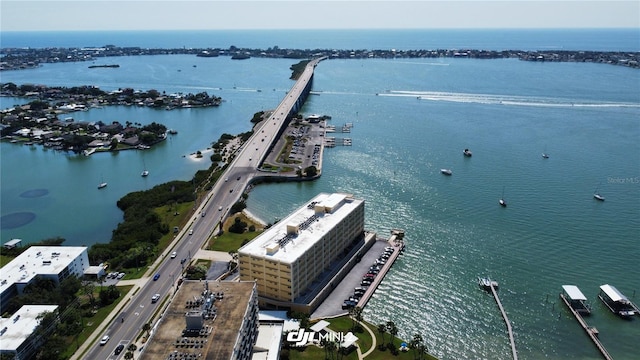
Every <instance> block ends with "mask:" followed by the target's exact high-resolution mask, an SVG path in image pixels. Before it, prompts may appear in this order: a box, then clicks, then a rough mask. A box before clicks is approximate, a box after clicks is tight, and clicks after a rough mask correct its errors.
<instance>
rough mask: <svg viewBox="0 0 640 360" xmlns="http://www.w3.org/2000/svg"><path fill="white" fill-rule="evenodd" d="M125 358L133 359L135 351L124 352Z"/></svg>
mask: <svg viewBox="0 0 640 360" xmlns="http://www.w3.org/2000/svg"><path fill="white" fill-rule="evenodd" d="M124 358H125V359H127V360H130V359H133V353H132V352H131V351H127V352H126V353H124Z"/></svg>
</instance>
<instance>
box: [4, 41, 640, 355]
mask: <svg viewBox="0 0 640 360" xmlns="http://www.w3.org/2000/svg"><path fill="white" fill-rule="evenodd" d="M336 33H337V31H326V32H318V33H314V36H313V37H310V36H309V32H304V31H302V32H295V33H293V34H289V36H287V33H286V32H279V31H274V32H249V31H240V32H230V33H227V32H199V33H194V34H193V36H190V37H188V39H189V40H188V41H189V43H185V44H180V43H181V42H184V41H185V40H184V38H185V37H181V36H175V34H172V33H163V32H157V33H155V32H154V33H151V32H144V33H99V34H97V33H96V34H69V35H68V36H64V37H57V40H56V37H55V36H53V35H50V34H46V33H40V34H35V33H27V34H11V33H8V34H7V33H5V32H3V33H2V34H1V35H0V36H1V40H2V46H3V47H11V46H31V47H44V46H78V47H83V46H100V45H106V44H114V45H118V46H141V47H181V46H192V47H206V46H209V47H223V48H226V47H229V46H231V45H234V46H238V47H250V48H268V47H273V46H279V47H281V48H286V47H289V48H303V49H307V48H309V49H314V48H319V49H321V48H345V49H384V48H397V49H404V50H408V49H438V48H470V49H479V48H483V49H488V50H501V49H523V50H533V49H540V50H549V49H572V50H609V51H614V50H624V51H639V50H640V49H639V47H640V42H639V41H638V31H637V30H605V31H600V30H583V31H578V30H575V31H563V30H553V31H552V30H543V31H542V30H541V31H534V30H522V31H515V30H513V31H498V30H486V31H479V32H478V31H462V30H458V31H444V30H442V31H435V30H434V31H413V32H412V31H390V32H380V31H341V32H340V34H341V35H342V36H340V37H337V36H335V35H336ZM212 34H213V35H216V36H212ZM58 35H59V34H58ZM56 41H57V43H56ZM332 41H333V44H334V45H332ZM209 44H210V45H209ZM97 62H98V63H106V62H109V63H114V62H116V63H118V64H119V65H120V68H118V69H88V68H87V63H76V64H67V63H65V64H45V65H44V66H42V67H39V68H37V69H32V70H23V71H15V72H2V73H0V76H1V79H2V80H1V81H2V82H15V83H17V84H23V83H40V84H46V85H60V86H75V85H97V86H99V87H101V88H102V89H104V90H110V89H117V88H120V87H133V88H136V89H141V90H148V89H151V88H155V89H157V90H160V91H167V92H200V91H207V92H208V93H210V94H214V95H216V96H221V97H222V98H223V99H224V100H225V102H224V103H223V104H222V105H221V106H220V107H218V108H212V109H183V110H173V111H164V110H152V109H144V108H131V107H116V108H102V109H94V110H91V111H88V112H81V113H73V114H71V116H73V117H74V119H76V120H78V121H80V120H87V121H97V120H103V121H113V120H118V121H127V120H128V121H132V122H140V123H143V124H145V123H149V122H152V121H156V122H160V123H163V124H165V125H166V126H167V127H168V128H173V129H176V130H178V134H177V135H175V136H172V137H170V138H169V140H167V141H166V142H164V143H163V144H161V145H160V146H157V147H154V148H153V149H152V150H148V151H125V152H121V153H119V154H99V155H94V156H91V157H88V158H86V157H78V156H75V155H70V154H64V153H59V152H55V151H52V150H48V151H47V150H43V149H42V148H40V147H35V148H31V147H28V146H24V145H16V144H10V143H7V142H2V143H0V150H1V151H0V156H1V160H2V161H1V164H0V166H1V168H0V169H1V174H0V180H1V185H2V186H1V193H2V194H1V196H2V197H1V201H2V202H1V211H2V216H3V224H2V230H1V237H2V242H5V241H7V240H9V239H11V238H22V239H24V240H25V241H26V242H29V241H36V240H40V239H42V238H46V237H52V236H62V237H65V238H66V239H67V243H66V244H68V245H80V244H84V245H91V244H93V243H97V242H107V241H108V240H109V237H110V235H111V230H113V229H114V228H115V226H116V225H117V223H118V222H119V221H121V219H122V213H121V212H120V211H119V210H118V209H117V207H116V206H115V202H116V201H117V200H118V199H119V198H120V197H122V196H123V195H125V194H126V193H128V192H131V191H136V190H142V189H146V188H150V187H151V186H153V185H156V184H159V183H163V182H166V181H169V180H174V179H181V180H189V179H190V178H191V176H193V174H194V173H195V171H197V170H198V169H203V168H207V167H208V165H209V164H208V163H207V162H206V161H200V162H196V161H193V160H190V158H189V157H188V156H187V155H189V154H190V153H193V152H195V151H197V150H206V149H207V147H209V146H210V145H211V143H212V142H215V141H216V140H217V139H218V138H219V136H220V135H221V134H222V133H231V134H235V133H240V132H244V131H248V130H249V129H250V123H249V119H250V118H251V116H252V115H253V113H255V112H256V111H260V110H266V109H271V108H275V106H277V104H278V103H279V101H280V100H281V99H282V97H283V96H284V95H285V93H286V91H287V90H288V89H289V87H290V86H291V85H292V84H293V82H292V81H291V80H289V79H288V78H289V75H290V70H289V66H290V65H292V64H293V63H295V62H296V61H294V60H284V59H259V58H252V59H249V60H244V61H232V60H230V59H229V58H228V57H218V58H197V57H194V56H185V55H173V56H171V55H168V56H149V57H124V58H110V59H106V60H105V59H100V60H98V61H97ZM178 70H180V71H178ZM639 80H640V72H638V70H634V69H630V68H626V67H622V66H613V65H605V64H593V63H532V62H524V61H519V60H517V59H499V60H498V59H496V60H473V59H457V58H456V59H453V58H439V59H384V60H383V59H367V60H356V59H349V60H330V61H324V62H322V63H320V65H318V67H317V68H316V73H315V77H314V84H313V90H314V91H315V92H317V94H319V95H312V96H310V97H309V99H308V100H307V102H306V104H305V106H304V108H303V113H305V114H311V113H316V114H327V115H331V116H332V120H331V122H332V123H333V124H335V125H337V126H338V127H339V126H340V125H342V124H344V123H353V128H352V131H351V133H348V134H336V136H337V137H350V138H351V139H352V140H353V145H352V146H338V147H336V148H331V149H327V150H326V151H325V157H324V169H323V171H324V173H323V176H322V177H321V178H320V179H319V180H317V181H314V182H309V183H288V184H269V185H260V186H257V187H255V188H254V189H253V190H252V192H251V193H250V196H249V199H248V208H249V210H250V211H251V212H252V213H253V214H255V215H256V216H258V217H260V218H261V219H263V220H264V221H266V222H271V221H274V220H275V219H278V218H282V217H284V216H285V215H286V214H288V213H289V212H291V211H292V210H294V209H295V208H297V207H299V206H300V205H302V204H304V203H305V202H306V201H308V199H310V198H312V197H313V196H315V194H317V193H318V192H336V191H339V192H349V193H352V194H354V195H355V196H356V197H358V198H362V199H365V201H366V224H367V225H366V226H367V228H368V229H370V230H374V231H376V232H378V233H379V234H380V236H383V237H387V236H388V235H389V231H390V230H391V229H393V228H401V229H404V230H405V231H406V241H407V244H408V245H407V251H406V253H405V255H403V256H402V257H401V258H400V259H399V260H398V261H397V262H396V263H395V264H394V266H393V269H392V270H391V272H390V273H389V274H388V275H387V277H386V278H385V279H384V281H383V282H382V284H381V287H380V288H379V290H378V291H377V292H376V295H375V296H374V297H373V299H372V300H371V302H370V303H369V304H368V305H367V307H366V308H365V311H364V314H365V319H366V320H368V321H370V322H372V323H374V324H377V323H380V322H386V321H387V320H393V321H394V322H395V323H396V324H397V326H398V328H399V335H400V336H402V337H404V338H405V339H410V338H411V337H412V336H413V334H415V333H420V334H421V335H422V336H423V337H424V339H425V342H426V344H427V345H428V347H429V350H430V352H431V353H433V354H435V355H436V356H438V357H440V358H442V359H508V358H510V356H511V352H510V348H509V340H508V337H507V334H506V328H505V324H504V322H503V321H502V318H501V316H500V313H499V310H498V308H497V306H496V304H495V302H494V301H493V299H492V298H491V297H490V296H488V295H487V294H486V293H484V292H483V291H481V290H479V288H478V286H477V284H476V282H477V277H478V276H490V277H491V278H492V279H494V280H496V281H498V282H499V283H500V291H499V293H500V299H501V301H502V303H503V306H504V307H505V310H506V312H507V313H508V315H509V318H510V320H511V323H512V326H513V328H514V333H515V342H516V346H517V349H518V354H519V357H520V358H521V359H597V358H600V355H599V353H598V351H597V350H596V348H595V347H594V346H593V345H592V344H591V343H590V341H589V340H588V337H587V336H586V335H585V334H584V331H583V330H582V329H581V328H580V327H579V325H578V324H577V322H576V321H575V319H573V318H572V317H571V316H570V314H569V313H568V312H567V311H566V309H565V308H564V305H563V304H562V302H561V301H559V298H558V293H559V292H560V291H561V286H562V285H564V284H574V285H577V286H578V287H580V289H581V290H582V291H583V292H584V293H585V295H586V296H587V298H588V299H589V302H590V303H591V304H592V306H593V308H594V311H593V315H592V316H591V317H589V318H587V322H588V323H589V325H591V326H595V327H597V329H598V330H599V331H600V339H601V341H602V342H603V344H604V345H605V346H606V348H607V349H608V350H609V352H610V353H611V355H612V356H613V358H615V359H633V358H635V355H636V354H637V351H638V349H637V345H636V342H637V339H638V338H640V327H638V326H637V325H638V321H639V319H634V320H632V321H624V320H621V319H619V318H617V317H615V316H614V315H613V314H611V313H610V312H609V311H608V310H607V309H606V308H605V307H604V306H603V305H602V304H601V303H600V302H599V300H598V299H597V297H596V294H597V292H598V286H599V285H602V284H605V283H610V284H613V285H615V286H616V287H617V288H618V289H620V290H621V291H622V292H623V293H625V294H626V295H627V296H629V297H630V298H631V299H632V300H633V301H635V302H636V303H638V302H640V299H638V296H637V294H636V292H637V291H638V290H639V289H640V281H639V279H640V267H639V266H638V265H637V263H636V261H637V258H638V256H639V255H640V246H639V245H638V239H639V238H640V236H639V235H640V206H639V205H640V142H638V139H639V138H640V81H639ZM21 102H24V100H21V99H11V98H0V105H1V106H2V108H7V107H10V106H12V105H14V104H18V103H21ZM464 148H469V149H471V151H473V157H471V158H465V157H463V155H462V150H463V149H464ZM543 152H545V153H548V154H549V158H548V159H544V158H542V156H541V154H542V153H543ZM143 163H144V164H145V165H146V167H147V168H148V169H149V170H150V171H151V174H150V176H149V177H147V178H141V177H140V176H139V173H140V171H141V169H142V167H143V165H142V164H143ZM441 168H450V169H452V171H453V175H452V176H450V177H445V176H443V175H442V174H440V169H441ZM101 179H104V180H105V181H108V183H109V185H108V187H107V188H106V189H103V190H101V191H98V190H97V189H96V186H97V184H98V183H99V182H100V181H101ZM596 189H597V190H598V191H599V192H600V193H602V194H603V195H604V196H605V197H606V201H605V202H598V201H596V200H595V199H593V197H592V194H593V193H594V191H595V190H596ZM502 196H504V198H505V199H506V200H507V202H508V207H507V208H501V207H500V206H499V205H498V199H499V198H500V197H502ZM18 213H23V214H32V216H34V217H33V219H32V220H31V221H30V222H28V223H27V224H25V225H23V226H17V227H13V228H7V227H6V225H5V224H6V222H5V219H8V218H6V216H7V215H11V214H18ZM24 216H27V215H24ZM18 220H19V219H18ZM27 220H28V219H27ZM16 221H17V220H16ZM25 221H26V220H25ZM638 295H640V294H638Z"/></svg>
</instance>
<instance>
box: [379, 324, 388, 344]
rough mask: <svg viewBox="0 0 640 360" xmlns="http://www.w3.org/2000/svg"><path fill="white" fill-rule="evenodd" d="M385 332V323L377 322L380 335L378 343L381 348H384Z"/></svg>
mask: <svg viewBox="0 0 640 360" xmlns="http://www.w3.org/2000/svg"><path fill="white" fill-rule="evenodd" d="M386 332H387V325H385V324H384V323H380V324H378V333H379V334H380V336H381V337H382V344H380V345H381V348H384V334H385V333H386Z"/></svg>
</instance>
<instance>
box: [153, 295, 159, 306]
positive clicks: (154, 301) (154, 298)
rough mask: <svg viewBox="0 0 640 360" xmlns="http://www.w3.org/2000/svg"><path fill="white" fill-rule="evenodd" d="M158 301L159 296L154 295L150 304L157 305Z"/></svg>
mask: <svg viewBox="0 0 640 360" xmlns="http://www.w3.org/2000/svg"><path fill="white" fill-rule="evenodd" d="M158 300H160V294H154V295H153V296H152V297H151V302H152V303H153V304H155V303H157V302H158Z"/></svg>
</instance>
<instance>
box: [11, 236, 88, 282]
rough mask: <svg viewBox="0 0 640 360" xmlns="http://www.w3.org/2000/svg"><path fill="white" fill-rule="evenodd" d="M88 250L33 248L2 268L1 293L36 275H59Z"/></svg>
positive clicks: (51, 247) (80, 248) (70, 247)
mask: <svg viewBox="0 0 640 360" xmlns="http://www.w3.org/2000/svg"><path fill="white" fill-rule="evenodd" d="M86 250H87V248H86V247H85V246H32V247H30V248H28V249H27V250H25V251H24V252H23V253H22V254H20V255H18V257H16V258H15V259H13V260H11V262H9V263H8V264H7V265H5V266H3V267H2V275H1V276H0V292H4V291H5V290H6V289H7V288H9V287H10V286H12V285H13V284H15V283H28V282H30V281H31V279H33V278H34V277H35V276H36V275H57V274H59V273H60V272H61V271H62V270H64V269H65V268H66V267H67V266H69V264H71V263H72V262H73V261H74V260H75V259H76V258H77V257H78V256H80V254H82V252H84V251H86ZM87 265H88V264H87Z"/></svg>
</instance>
